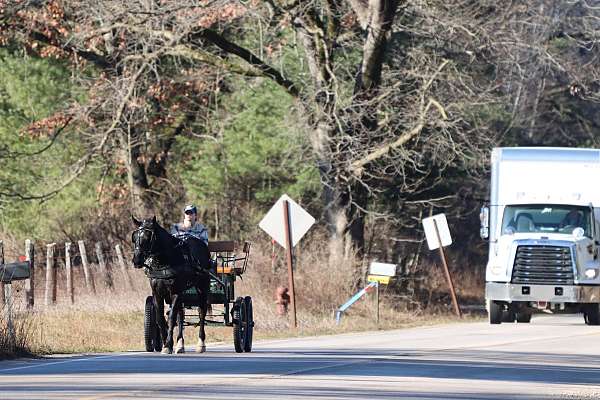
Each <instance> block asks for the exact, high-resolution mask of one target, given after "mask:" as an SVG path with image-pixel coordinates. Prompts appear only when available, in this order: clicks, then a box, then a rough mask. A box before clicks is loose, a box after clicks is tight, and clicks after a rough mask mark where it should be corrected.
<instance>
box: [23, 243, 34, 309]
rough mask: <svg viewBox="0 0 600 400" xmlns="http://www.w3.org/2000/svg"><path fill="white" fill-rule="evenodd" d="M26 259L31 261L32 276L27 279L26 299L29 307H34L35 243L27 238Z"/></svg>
mask: <svg viewBox="0 0 600 400" xmlns="http://www.w3.org/2000/svg"><path fill="white" fill-rule="evenodd" d="M25 259H26V260H27V261H29V264H30V267H31V276H30V277H29V279H26V280H25V301H26V302H27V308H33V305H34V301H35V298H34V294H33V293H34V287H35V279H34V277H35V268H34V264H35V254H34V248H33V243H32V242H31V240H29V239H27V240H25Z"/></svg>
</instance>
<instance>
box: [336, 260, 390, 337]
mask: <svg viewBox="0 0 600 400" xmlns="http://www.w3.org/2000/svg"><path fill="white" fill-rule="evenodd" d="M395 275H396V264H384V263H380V262H372V263H371V265H370V267H369V276H368V277H367V281H368V282H369V284H368V285H367V286H366V287H365V288H364V289H362V290H360V291H358V293H356V294H355V295H354V296H352V297H351V298H350V299H349V300H348V301H347V302H345V303H344V304H342V306H341V307H340V308H338V309H337V311H336V312H335V321H336V323H337V324H338V325H339V324H340V321H341V319H342V314H343V313H344V312H345V311H346V310H347V309H348V308H350V306H351V305H352V304H354V303H356V301H358V299H360V298H361V297H362V296H364V295H365V294H367V293H369V292H370V291H371V290H372V289H375V305H376V310H375V321H376V322H377V326H379V287H380V286H381V285H387V284H389V283H390V279H391V278H393V277H394V276H395Z"/></svg>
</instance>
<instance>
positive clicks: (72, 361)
mask: <svg viewBox="0 0 600 400" xmlns="http://www.w3.org/2000/svg"><path fill="white" fill-rule="evenodd" d="M124 355H128V353H117V354H108V355H104V356H96V355H92V356H86V355H80V357H81V358H76V359H69V360H61V361H52V362H43V361H45V360H47V359H41V361H42V362H39V363H36V364H35V365H24V366H21V367H12V368H2V369H0V375H2V374H3V372H7V371H18V370H21V369H30V368H39V367H46V366H48V365H57V364H67V363H74V362H79V361H89V360H92V359H95V360H97V359H101V358H113V357H115V358H116V357H121V356H124ZM75 357H77V356H75ZM38 360H39V359H34V361H38Z"/></svg>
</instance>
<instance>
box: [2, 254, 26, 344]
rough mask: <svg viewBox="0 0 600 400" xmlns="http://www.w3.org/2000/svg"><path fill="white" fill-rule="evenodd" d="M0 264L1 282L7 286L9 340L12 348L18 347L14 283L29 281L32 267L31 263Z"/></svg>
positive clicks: (5, 290) (5, 288) (5, 292)
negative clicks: (23, 280)
mask: <svg viewBox="0 0 600 400" xmlns="http://www.w3.org/2000/svg"><path fill="white" fill-rule="evenodd" d="M1 261H2V263H0V281H1V282H2V283H4V284H5V287H4V294H5V302H6V303H5V307H6V322H7V325H8V340H9V344H10V346H11V347H14V346H15V345H16V337H15V327H14V324H13V310H12V308H13V300H12V285H11V284H12V282H13V281H16V280H22V279H27V278H29V276H30V275H31V266H30V264H29V261H25V262H15V263H10V264H4V260H1Z"/></svg>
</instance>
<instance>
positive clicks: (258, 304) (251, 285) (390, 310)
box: [0, 246, 481, 359]
mask: <svg viewBox="0 0 600 400" xmlns="http://www.w3.org/2000/svg"><path fill="white" fill-rule="evenodd" d="M256 247H257V248H255V250H253V251H254V252H253V254H252V255H251V264H250V266H249V268H248V271H247V272H246V273H245V274H244V276H243V279H238V280H237V281H236V284H235V291H236V296H247V295H249V296H251V297H252V299H253V306H254V319H255V322H256V325H255V331H254V339H255V340H260V339H277V338H288V337H297V336H313V335H330V334H337V333H348V332H360V331H370V330H377V329H384V330H389V329H403V328H409V327H415V326H427V325H436V324H442V323H452V322H458V321H459V320H458V319H457V318H455V317H454V316H453V315H452V314H451V309H450V307H443V306H441V307H437V308H433V307H432V308H429V309H426V310H422V309H421V310H420V311H413V312H411V311H407V309H408V306H407V305H408V303H409V302H412V301H413V300H412V299H411V298H409V297H406V296H404V297H403V296H400V295H399V294H398V293H396V292H394V291H392V290H389V291H388V290H387V288H383V290H382V293H381V299H382V300H381V301H382V302H381V307H380V324H379V326H377V325H376V323H375V304H374V301H373V300H374V299H373V296H372V295H367V297H366V298H363V299H361V300H359V301H358V302H357V303H356V304H355V305H354V306H352V308H350V309H349V310H348V312H347V313H346V314H344V317H343V318H342V323H341V324H340V325H336V323H335V318H334V312H335V310H336V308H337V307H339V306H340V305H341V304H343V303H344V302H345V301H346V300H347V299H348V298H349V297H350V296H351V295H352V293H354V291H355V290H356V289H355V288H354V285H353V282H352V279H351V276H352V273H351V272H352V271H349V270H348V265H350V263H348V262H345V261H344V260H340V261H339V262H337V263H330V264H324V263H323V261H322V260H326V259H328V257H327V254H326V253H325V251H324V250H323V249H322V248H320V247H316V248H306V249H302V250H301V251H300V250H298V254H297V271H296V273H295V277H296V293H297V304H298V321H299V327H298V329H296V330H291V329H290V328H289V321H288V318H286V317H281V316H279V315H277V313H276V307H275V304H274V302H275V295H274V292H275V290H276V288H277V287H278V286H285V285H286V284H287V271H286V269H285V268H284V267H283V266H282V265H280V264H281V262H282V260H279V259H278V261H277V263H276V264H272V263H271V258H270V253H269V250H270V249H269V248H268V247H267V248H265V249H261V248H258V246H256ZM113 268H114V267H113ZM98 271H99V270H98V269H97V268H95V267H94V268H93V275H94V276H93V278H94V281H95V282H96V292H95V293H93V292H92V291H91V290H90V289H89V288H86V286H85V282H84V279H83V273H82V271H81V270H79V269H77V270H74V280H75V303H74V304H71V302H70V299H69V297H68V296H67V293H66V290H65V287H64V285H63V283H64V282H65V276H64V271H62V270H60V271H59V274H58V275H59V276H58V282H59V284H58V294H57V303H56V304H54V305H50V306H45V305H44V304H43V303H44V287H45V282H44V275H43V274H42V272H44V271H41V270H40V271H39V272H36V299H37V300H36V305H35V308H34V309H33V310H26V309H25V307H24V301H23V298H24V297H23V288H22V287H20V286H19V285H20V283H18V284H15V291H16V293H17V294H18V295H17V297H18V300H19V301H20V304H16V309H17V310H16V315H17V316H18V317H17V320H16V322H17V325H18V326H19V329H20V330H19V346H18V348H16V349H12V350H11V349H8V351H7V347H6V346H3V343H2V340H3V335H4V334H3V332H5V331H6V329H4V330H3V326H4V325H5V324H4V322H3V321H2V317H1V315H0V359H1V358H2V357H3V356H4V357H6V356H7V354H12V355H13V356H14V355H26V354H28V352H30V353H32V354H36V355H46V354H57V353H90V352H108V351H127V350H143V349H144V343H143V326H144V321H143V315H144V303H145V298H146V296H148V295H149V294H150V289H149V285H148V280H147V278H146V277H145V276H144V274H143V273H142V272H141V271H139V270H129V271H128V278H129V280H131V282H132V283H133V285H130V284H128V283H127V281H128V279H124V277H122V276H121V275H120V272H119V270H118V269H116V268H114V269H113V276H114V277H115V279H114V280H115V285H114V287H112V288H110V289H109V288H107V287H105V286H104V285H103V280H102V279H101V276H100V275H99V272H98ZM467 278H468V277H467ZM460 281H461V283H462V284H461V286H462V288H461V289H462V292H459V298H461V296H462V297H463V298H467V297H468V295H470V294H471V293H470V292H468V291H467V290H466V289H467V288H468V287H477V286H478V284H477V285H476V284H475V283H469V284H467V279H461V280H460ZM432 283H435V282H432ZM215 308H217V307H215ZM413 308H415V307H413ZM434 310H443V311H442V312H438V313H436V312H435V311H434ZM0 314H2V313H0ZM480 319H481V316H480V315H479V314H472V315H467V316H466V317H465V318H464V319H462V320H460V321H475V320H480ZM185 333H186V335H185V336H186V344H187V345H188V346H189V345H194V344H195V343H196V341H197V335H198V331H197V329H196V328H192V327H187V328H186V329H185ZM207 342H208V343H207V345H208V347H209V349H210V345H211V343H232V342H233V338H232V328H231V327H222V326H209V327H207Z"/></svg>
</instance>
